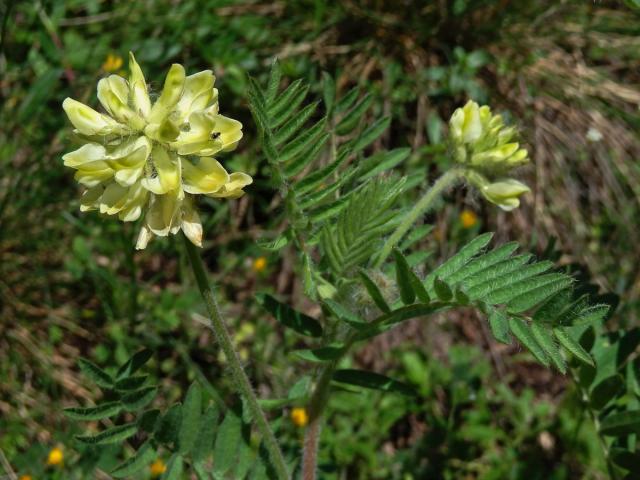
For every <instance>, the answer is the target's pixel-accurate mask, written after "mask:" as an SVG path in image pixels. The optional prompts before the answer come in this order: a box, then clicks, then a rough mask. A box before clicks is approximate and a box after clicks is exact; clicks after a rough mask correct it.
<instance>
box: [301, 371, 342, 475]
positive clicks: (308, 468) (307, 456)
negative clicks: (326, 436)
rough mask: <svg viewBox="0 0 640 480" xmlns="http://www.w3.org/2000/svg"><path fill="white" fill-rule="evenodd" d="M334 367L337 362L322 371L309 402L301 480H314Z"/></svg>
mask: <svg viewBox="0 0 640 480" xmlns="http://www.w3.org/2000/svg"><path fill="white" fill-rule="evenodd" d="M336 366H337V361H333V362H331V363H329V364H328V365H326V366H325V367H324V368H323V369H322V371H321V373H320V376H319V380H318V383H317V385H316V388H315V390H314V391H313V395H312V396H311V399H310V400H309V425H308V426H307V429H306V431H305V432H304V447H303V448H304V450H303V455H302V480H316V470H317V465H318V443H319V439H320V430H321V429H322V428H321V426H322V414H323V412H324V408H325V406H326V404H327V400H328V398H329V390H330V386H331V377H332V376H333V372H334V371H335V369H336Z"/></svg>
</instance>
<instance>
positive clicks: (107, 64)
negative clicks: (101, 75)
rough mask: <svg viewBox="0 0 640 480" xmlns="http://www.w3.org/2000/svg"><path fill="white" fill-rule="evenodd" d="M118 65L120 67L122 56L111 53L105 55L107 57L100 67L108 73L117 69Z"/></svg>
mask: <svg viewBox="0 0 640 480" xmlns="http://www.w3.org/2000/svg"><path fill="white" fill-rule="evenodd" d="M120 67H122V57H120V56H119V55H112V54H111V53H110V54H109V55H107V59H106V60H105V61H104V63H103V64H102V69H103V70H104V71H105V72H109V73H112V72H116V71H118V70H119V69H120Z"/></svg>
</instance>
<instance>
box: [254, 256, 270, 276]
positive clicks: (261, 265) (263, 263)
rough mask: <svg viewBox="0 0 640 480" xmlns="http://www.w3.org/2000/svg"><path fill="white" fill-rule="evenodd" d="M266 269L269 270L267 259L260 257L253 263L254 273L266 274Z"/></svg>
mask: <svg viewBox="0 0 640 480" xmlns="http://www.w3.org/2000/svg"><path fill="white" fill-rule="evenodd" d="M265 268H267V259H266V258H265V257H258V258H256V259H255V260H254V261H253V271H254V272H258V273H261V272H264V269H265Z"/></svg>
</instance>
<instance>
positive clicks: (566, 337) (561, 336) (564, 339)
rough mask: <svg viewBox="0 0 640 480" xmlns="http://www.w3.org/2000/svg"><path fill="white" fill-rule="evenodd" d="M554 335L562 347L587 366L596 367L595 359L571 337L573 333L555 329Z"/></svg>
mask: <svg viewBox="0 0 640 480" xmlns="http://www.w3.org/2000/svg"><path fill="white" fill-rule="evenodd" d="M553 334H554V336H555V337H556V339H557V340H558V342H560V345H562V346H563V347H564V348H565V349H566V350H567V351H568V352H569V353H571V354H572V355H573V356H574V357H576V358H577V359H578V360H580V361H582V362H584V363H586V364H587V365H592V366H593V365H594V363H593V359H592V358H591V356H590V355H589V353H588V352H587V351H586V350H585V349H584V348H582V345H580V344H579V343H578V341H577V340H575V339H574V338H573V337H572V336H571V333H570V332H569V331H568V330H566V329H564V328H554V329H553Z"/></svg>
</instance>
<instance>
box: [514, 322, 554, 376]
mask: <svg viewBox="0 0 640 480" xmlns="http://www.w3.org/2000/svg"><path fill="white" fill-rule="evenodd" d="M509 329H510V330H511V333H513V335H514V336H515V337H516V338H517V339H518V340H519V341H520V343H522V344H523V345H524V346H525V347H527V349H528V350H529V351H530V352H531V353H532V354H533V356H534V357H536V359H537V360H538V361H539V362H540V363H542V364H543V365H544V366H546V367H548V366H549V357H548V356H547V354H546V352H545V351H544V349H543V348H542V347H541V346H540V344H539V343H538V341H537V340H536V338H535V336H534V335H533V332H532V331H531V328H530V327H529V325H527V323H526V322H525V321H524V320H522V319H520V318H517V317H509Z"/></svg>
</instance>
